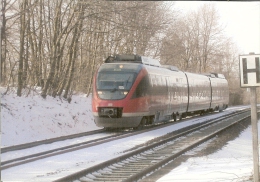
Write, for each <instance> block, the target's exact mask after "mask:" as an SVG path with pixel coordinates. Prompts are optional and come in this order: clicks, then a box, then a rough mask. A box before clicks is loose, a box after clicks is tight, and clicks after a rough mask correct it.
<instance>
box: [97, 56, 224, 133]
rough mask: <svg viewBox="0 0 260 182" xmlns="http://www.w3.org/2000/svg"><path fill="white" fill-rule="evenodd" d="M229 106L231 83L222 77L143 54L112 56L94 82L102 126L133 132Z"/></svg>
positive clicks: (98, 72)
mask: <svg viewBox="0 0 260 182" xmlns="http://www.w3.org/2000/svg"><path fill="white" fill-rule="evenodd" d="M227 106H228V84H227V81H226V79H225V78H223V77H222V76H219V75H218V74H210V75H200V74H193V73H186V72H182V71H180V70H178V69H177V68H176V67H173V66H162V65H161V64H160V62H159V61H157V60H154V59H151V58H147V57H143V56H138V55H116V56H115V57H108V58H107V60H106V61H105V63H104V64H103V65H101V66H100V68H99V69H98V71H97V73H96V75H95V77H94V80H93V99H92V111H93V115H94V119H95V123H96V125H97V126H100V127H105V128H125V127H126V128H129V127H131V128H132V127H138V126H140V125H145V124H152V123H156V122H161V121H163V120H166V119H176V117H178V116H179V117H183V116H186V115H188V114H192V113H203V112H207V111H213V110H223V109H225V108H226V107H227Z"/></svg>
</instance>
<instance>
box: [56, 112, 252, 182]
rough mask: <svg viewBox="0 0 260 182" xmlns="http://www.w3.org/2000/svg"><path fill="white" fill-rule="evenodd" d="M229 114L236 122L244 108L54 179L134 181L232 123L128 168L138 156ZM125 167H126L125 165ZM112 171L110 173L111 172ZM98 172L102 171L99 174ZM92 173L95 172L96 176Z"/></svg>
mask: <svg viewBox="0 0 260 182" xmlns="http://www.w3.org/2000/svg"><path fill="white" fill-rule="evenodd" d="M242 114H246V116H243V117H242V119H241V118H240V117H241V115H242ZM231 117H235V118H236V122H240V121H241V120H243V119H245V118H248V117H249V114H248V109H247V110H246V111H245V110H243V111H236V112H234V113H230V114H228V115H226V116H222V117H219V118H217V119H211V120H210V121H207V122H203V123H202V124H199V125H198V126H196V127H192V128H191V127H189V128H188V129H187V130H186V131H183V132H182V133H179V134H176V133H175V134H173V135H169V137H167V138H166V139H164V140H161V141H159V142H155V143H153V144H150V145H148V146H145V147H143V148H139V149H137V150H135V151H132V152H129V153H127V154H125V155H122V156H119V157H117V158H114V159H111V160H108V161H105V162H103V163H101V164H98V165H95V166H93V167H90V168H87V169H84V170H81V171H79V172H77V173H74V174H71V175H69V176H66V177H64V178H61V179H58V180H55V182H61V181H74V180H76V181H104V180H105V181H109V179H111V181H116V180H119V181H136V180H138V179H141V178H142V176H144V175H147V174H149V173H151V172H152V171H154V170H155V169H157V168H159V167H161V166H163V165H164V164H166V163H168V162H169V161H170V160H173V159H174V158H176V157H178V156H180V155H181V154H183V153H185V152H186V151H188V150H190V149H192V148H194V147H195V146H198V145H199V144H201V143H203V142H205V141H206V140H208V139H209V138H212V137H214V136H215V135H216V134H218V133H219V132H221V131H223V130H224V129H227V128H228V127H230V126H232V125H233V124H234V123H236V122H234V123H232V124H228V125H227V126H225V127H224V129H223V128H222V129H218V130H215V131H211V132H210V133H209V134H208V135H207V136H205V137H202V138H200V139H198V140H197V141H195V142H193V143H192V144H190V145H188V146H186V147H185V148H183V149H182V150H180V151H177V152H175V153H174V154H173V155H170V156H167V157H166V158H165V159H162V160H159V161H154V162H155V163H156V164H154V165H150V164H152V163H153V161H151V160H154V159H155V158H156V157H154V156H152V157H150V159H151V160H147V158H146V161H142V162H141V163H140V164H138V165H139V167H138V168H137V167H135V168H136V170H134V169H131V167H132V168H133V166H138V165H137V164H135V163H136V162H137V161H138V160H139V159H138V156H139V157H140V158H143V157H145V155H144V154H147V153H148V154H149V153H151V151H158V148H159V150H160V148H161V146H163V145H165V144H166V143H169V142H170V143H171V141H173V140H174V141H175V142H176V141H177V140H178V139H179V138H180V137H183V136H187V135H191V133H196V131H199V130H202V129H205V128H207V127H208V128H210V127H212V125H217V123H223V120H225V122H226V123H227V121H226V120H227V119H230V118H231ZM184 138H185V137H184ZM162 148H164V147H162ZM172 148H176V146H174V145H173V147H172ZM155 155H156V156H157V158H158V159H160V157H161V156H165V155H166V153H162V154H158V155H157V154H155ZM131 163H132V164H131ZM118 166H119V167H118ZM120 166H121V168H120ZM127 166H128V167H130V168H127ZM126 168H127V169H126ZM114 169H115V170H114ZM124 169H125V173H123V171H124ZM111 171H112V172H111ZM118 171H120V172H118ZM113 172H114V174H113ZM99 173H102V174H99ZM93 174H96V176H95V175H93Z"/></svg>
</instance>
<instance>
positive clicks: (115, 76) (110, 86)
mask: <svg viewBox="0 0 260 182" xmlns="http://www.w3.org/2000/svg"><path fill="white" fill-rule="evenodd" d="M135 77H136V73H132V72H110V71H102V72H99V73H98V76H97V81H96V85H97V91H98V95H99V97H100V98H101V99H110V100H118V99H123V98H125V97H126V95H127V94H128V91H129V90H130V89H131V87H132V85H133V83H134V80H135Z"/></svg>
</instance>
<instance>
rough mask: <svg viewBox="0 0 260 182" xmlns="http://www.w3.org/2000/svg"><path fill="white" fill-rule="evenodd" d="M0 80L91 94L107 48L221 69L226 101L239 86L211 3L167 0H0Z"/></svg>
mask: <svg viewBox="0 0 260 182" xmlns="http://www.w3.org/2000/svg"><path fill="white" fill-rule="evenodd" d="M1 3H2V11H1V18H2V20H1V21H2V24H1V49H0V50H1V86H2V87H6V92H5V94H7V93H8V92H9V91H10V90H11V89H10V88H16V93H17V96H22V95H28V94H29V93H30V92H35V90H36V88H39V87H40V88H41V93H40V94H41V96H42V97H43V98H46V97H47V95H48V96H52V97H62V98H64V99H67V100H68V101H69V102H70V101H71V99H73V98H72V97H73V94H75V93H85V94H88V95H89V94H91V92H92V79H93V76H94V73H95V71H96V70H97V68H98V67H99V66H100V65H101V64H102V63H103V62H104V60H105V59H106V58H107V57H108V56H110V55H114V54H138V55H142V56H147V57H151V58H155V59H159V60H160V61H161V64H170V65H174V66H176V67H178V68H179V69H180V70H182V71H188V72H193V73H209V72H216V73H222V74H224V75H225V77H226V78H227V80H228V82H229V87H230V105H238V104H245V103H248V99H246V95H247V91H246V90H245V89H241V88H240V84H239V80H240V78H239V67H238V58H239V56H238V55H239V50H238V48H237V46H236V45H235V43H234V42H233V41H232V38H231V37H228V36H226V35H225V26H224V25H222V24H221V22H219V19H220V18H219V13H218V11H217V9H216V7H215V6H214V4H209V3H205V4H204V5H202V6H200V7H199V8H198V9H197V10H196V11H192V12H187V13H183V12H180V11H178V10H177V9H176V8H175V3H174V2H173V1H168V2H164V1H149V2H148V1H101V0H55V1H53V0H2V2H1Z"/></svg>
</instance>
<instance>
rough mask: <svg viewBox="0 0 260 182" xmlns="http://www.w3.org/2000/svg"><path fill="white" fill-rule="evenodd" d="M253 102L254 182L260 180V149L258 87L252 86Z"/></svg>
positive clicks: (251, 99) (251, 100)
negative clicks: (259, 139) (259, 140)
mask: <svg viewBox="0 0 260 182" xmlns="http://www.w3.org/2000/svg"><path fill="white" fill-rule="evenodd" d="M250 94H251V98H250V102H251V125H252V135H253V163H254V182H259V149H258V127H257V111H256V87H251V88H250Z"/></svg>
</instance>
